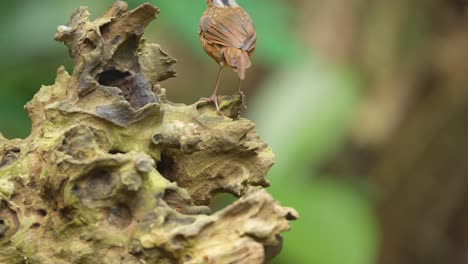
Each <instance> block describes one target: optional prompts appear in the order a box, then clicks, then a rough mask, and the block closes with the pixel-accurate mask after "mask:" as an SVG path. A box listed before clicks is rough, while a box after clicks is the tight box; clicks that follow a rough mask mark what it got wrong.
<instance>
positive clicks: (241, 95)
mask: <svg viewBox="0 0 468 264" xmlns="http://www.w3.org/2000/svg"><path fill="white" fill-rule="evenodd" d="M239 96H240V99H241V102H242V104H243V105H244V106H246V105H247V96H245V93H244V92H243V91H239Z"/></svg>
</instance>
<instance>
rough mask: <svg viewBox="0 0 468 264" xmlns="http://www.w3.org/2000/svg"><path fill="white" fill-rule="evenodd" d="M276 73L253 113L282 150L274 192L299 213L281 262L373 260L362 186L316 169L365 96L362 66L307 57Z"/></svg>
mask: <svg viewBox="0 0 468 264" xmlns="http://www.w3.org/2000/svg"><path fill="white" fill-rule="evenodd" d="M273 76H274V77H272V78H271V79H270V80H269V81H268V82H267V83H265V84H264V85H265V87H264V88H263V89H262V90H261V91H262V92H261V93H259V94H258V95H257V98H256V99H254V102H255V103H254V104H251V108H253V109H251V110H252V112H251V113H252V119H253V120H255V121H256V123H257V130H258V132H259V133H260V136H262V138H264V139H265V141H266V142H268V143H269V144H270V145H271V146H272V148H273V150H274V152H275V154H276V157H277V164H276V165H275V166H274V167H273V168H272V170H271V171H270V173H269V178H270V180H271V181H272V185H271V186H272V187H271V188H270V189H269V190H270V192H272V194H273V195H274V197H275V198H277V199H279V200H280V201H281V202H282V203H283V204H284V205H287V206H293V207H295V208H296V209H297V210H298V211H299V213H300V215H301V218H300V219H299V221H297V222H295V223H293V230H292V232H290V233H288V234H286V235H285V244H284V251H283V253H282V254H281V256H280V258H279V259H278V260H277V263H314V264H342V263H347V264H366V263H368V264H371V263H374V258H375V256H374V255H375V252H376V247H377V242H378V238H377V230H376V219H374V216H373V213H372V205H371V204H370V203H369V199H367V197H366V195H365V192H363V191H362V188H361V187H358V186H357V185H353V184H349V183H343V182H339V181H336V180H329V179H327V177H326V176H331V175H320V173H318V172H315V171H314V165H318V164H319V163H320V162H321V161H323V159H324V158H325V157H327V156H328V155H330V154H331V153H332V152H333V151H334V150H335V149H336V148H337V147H338V146H339V145H340V143H342V141H343V140H344V137H345V135H346V132H347V130H348V128H349V125H350V121H351V118H352V117H353V109H355V108H356V106H357V105H358V103H359V98H360V97H359V92H358V91H359V90H360V81H359V78H358V76H357V74H356V73H354V72H353V71H352V70H351V69H348V68H345V67H339V66H333V65H328V64H326V63H323V62H320V61H318V60H317V59H314V58H313V57H309V58H307V59H306V60H304V61H303V62H302V63H298V64H296V65H295V66H293V67H288V68H287V69H278V73H277V74H274V75H273ZM334 179H336V177H334Z"/></svg>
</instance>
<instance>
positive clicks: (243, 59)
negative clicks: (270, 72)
mask: <svg viewBox="0 0 468 264" xmlns="http://www.w3.org/2000/svg"><path fill="white" fill-rule="evenodd" d="M224 58H225V59H226V62H227V64H228V65H229V67H231V68H232V69H233V70H234V71H236V72H237V75H239V79H241V80H244V79H245V70H247V69H248V68H249V67H250V66H251V65H252V62H251V61H250V57H249V54H248V53H247V52H246V51H243V50H241V49H238V48H231V47H229V48H226V50H225V51H224Z"/></svg>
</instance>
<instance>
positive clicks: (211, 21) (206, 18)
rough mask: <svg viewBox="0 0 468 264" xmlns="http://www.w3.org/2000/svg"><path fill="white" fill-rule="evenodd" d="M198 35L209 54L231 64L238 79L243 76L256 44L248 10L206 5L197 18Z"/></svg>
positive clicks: (218, 60) (219, 61) (226, 63)
mask: <svg viewBox="0 0 468 264" xmlns="http://www.w3.org/2000/svg"><path fill="white" fill-rule="evenodd" d="M199 37H200V42H201V43H202V47H203V49H204V50H205V51H206V53H208V55H210V56H211V57H212V58H213V59H214V60H215V61H216V62H218V63H219V64H221V65H228V66H229V67H231V68H232V69H233V70H234V71H236V72H237V73H238V75H239V78H240V79H241V80H243V79H244V78H245V70H246V69H247V68H249V67H250V66H251V61H250V56H251V55H252V53H253V51H254V50H255V47H256V44H257V34H256V32H255V27H254V25H253V23H252V20H251V19H250V17H249V15H248V14H247V12H245V11H244V10H243V9H242V8H240V7H232V8H220V7H215V6H209V7H208V9H207V10H206V11H205V13H204V14H203V16H202V18H201V20H200V26H199Z"/></svg>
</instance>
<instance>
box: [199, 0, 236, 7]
mask: <svg viewBox="0 0 468 264" xmlns="http://www.w3.org/2000/svg"><path fill="white" fill-rule="evenodd" d="M206 4H208V6H215V7H238V6H239V5H238V4H237V3H236V0H206Z"/></svg>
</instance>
